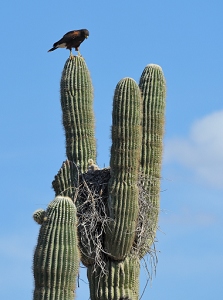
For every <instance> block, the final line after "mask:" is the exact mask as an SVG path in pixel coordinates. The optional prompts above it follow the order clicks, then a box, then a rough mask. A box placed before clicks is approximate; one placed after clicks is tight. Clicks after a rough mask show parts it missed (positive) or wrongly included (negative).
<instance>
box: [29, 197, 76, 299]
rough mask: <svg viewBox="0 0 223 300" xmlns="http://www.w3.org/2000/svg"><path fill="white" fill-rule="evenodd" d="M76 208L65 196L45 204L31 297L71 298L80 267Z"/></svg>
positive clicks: (34, 265)
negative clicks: (46, 206)
mask: <svg viewBox="0 0 223 300" xmlns="http://www.w3.org/2000/svg"><path fill="white" fill-rule="evenodd" d="M77 242H78V241H77V222H76V208H75V205H74V204H73V202H72V200H71V199H70V198H68V197H56V198H55V199H54V200H53V201H52V202H51V203H50V204H49V206H48V208H47V211H46V215H45V221H44V222H43V224H42V226H41V228H40V233H39V237H38V243H37V246H36V250H35V254H34V262H33V270H34V279H35V290H34V296H33V299H34V300H56V299H60V300H73V299H74V291H75V287H76V277H77V274H78V267H79V250H78V245H77Z"/></svg>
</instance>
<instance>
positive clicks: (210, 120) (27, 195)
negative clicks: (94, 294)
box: [0, 0, 223, 300]
mask: <svg viewBox="0 0 223 300" xmlns="http://www.w3.org/2000/svg"><path fill="white" fill-rule="evenodd" d="M0 6H1V9H0V23H1V24H0V25H1V26H0V28H1V29H0V33H1V50H0V51H1V55H0V66H1V80H0V101H1V110H0V136H1V147H0V167H1V194H2V200H1V208H2V209H1V211H0V219H1V226H0V266H1V267H0V298H1V299H7V300H12V299H14V298H15V296H16V298H17V299H19V300H20V299H21V300H28V299H31V298H32V290H33V277H32V256H33V251H34V247H35V245H36V241H37V235H38V231H39V227H38V226H37V224H35V223H34V221H33V220H32V213H33V211H34V210H36V209H37V208H40V207H42V208H46V207H47V204H48V203H49V202H50V201H51V200H52V199H53V197H54V193H53V190H52V188H51V182H52V180H53V178H54V176H55V174H56V173H57V171H58V170H59V168H60V166H61V164H62V162H63V160H65V140H64V133H63V129H62V124H61V110H60V100H59V99H60V98H59V97H60V96H59V82H60V76H61V72H62V69H63V66H64V63H65V61H66V59H67V58H68V56H69V51H67V50H64V49H58V50H56V51H54V52H51V53H47V50H48V49H50V48H51V47H52V44H53V43H54V42H55V41H57V40H58V39H60V38H61V37H62V35H63V34H64V33H66V32H67V31H69V30H72V29H79V28H87V29H88V30H89V31H90V37H89V39H88V40H86V41H85V42H84V43H83V44H82V45H81V47H80V50H81V53H82V55H83V56H84V58H85V60H86V63H87V65H88V67H89V70H90V73H91V77H92V81H93V85H94V95H95V102H94V108H95V116H96V134H97V143H98V164H99V165H100V167H103V166H104V165H105V166H108V164H109V151H110V146H111V140H110V126H111V109H112V97H113V93H114V89H115V86H116V84H117V82H118V81H119V80H120V79H122V78H123V77H126V76H128V77H132V78H134V79H135V80H136V81H138V80H139V77H140V75H141V73H142V70H143V69H144V67H145V66H146V65H147V64H149V63H155V64H159V65H160V66H161V67H162V68H163V71H164V74H165V77H166V81H167V109H166V129H165V131H166V134H165V140H164V159H163V172H162V192H161V213H160V224H159V226H160V230H159V232H158V234H157V239H158V242H157V243H156V248H157V250H159V251H160V253H159V254H158V260H159V262H158V265H157V272H156V276H154V277H153V280H152V282H150V284H149V285H148V287H147V289H146V291H145V293H144V296H143V298H142V299H150V300H157V299H159V300H166V299H171V300H178V299H181V300H186V299H188V298H189V299H203V300H209V299H213V298H215V299H221V298H222V293H223V285H222V277H223V238H222V225H223V221H222V210H223V204H222V194H223V138H222V130H223V101H222V100H223V83H222V78H223V59H222V53H223V39H222V36H223V35H222V33H223V18H222V12H223V3H222V1H220V0H219V1H216V0H215V1H207V0H204V1H201V0H199V1H198V0H195V1H184V0H182V1H176V0H175V1H171V0H170V1H165V0H160V1H148V0H147V1H146V0H143V1H141V0H138V1H131V2H130V1H128V2H127V1H112V2H108V1H100V0H98V1H63V2H62V1H57V0H55V1H41V0H40V1H38V3H37V2H35V3H34V2H31V1H27V0H23V1H19V2H15V1H11V0H8V1H5V2H4V3H1V5H0ZM81 279H82V280H83V281H82V280H81V281H80V288H78V291H77V299H88V285H87V284H86V276H85V270H82V271H81ZM145 279H146V274H145V272H144V270H143V268H142V272H141V291H142V290H143V287H144V284H145Z"/></svg>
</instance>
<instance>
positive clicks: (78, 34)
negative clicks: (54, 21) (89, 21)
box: [48, 29, 89, 57]
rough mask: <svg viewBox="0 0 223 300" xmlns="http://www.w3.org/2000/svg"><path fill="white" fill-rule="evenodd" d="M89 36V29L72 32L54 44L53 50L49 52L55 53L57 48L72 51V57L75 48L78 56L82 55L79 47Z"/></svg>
mask: <svg viewBox="0 0 223 300" xmlns="http://www.w3.org/2000/svg"><path fill="white" fill-rule="evenodd" d="M88 36H89V31H88V30H87V29H80V30H72V31H69V32H67V33H66V34H65V35H64V36H63V37H62V39H60V40H59V41H58V42H56V43H54V44H53V48H51V49H50V50H48V52H51V51H54V50H56V49H57V48H66V49H69V50H70V57H71V56H73V55H72V48H75V50H76V51H78V55H80V52H79V47H80V44H81V43H82V42H83V41H84V40H85V39H87V38H88Z"/></svg>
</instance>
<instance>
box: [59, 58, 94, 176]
mask: <svg viewBox="0 0 223 300" xmlns="http://www.w3.org/2000/svg"><path fill="white" fill-rule="evenodd" d="M60 93H61V107H62V111H63V126H64V129H65V135H66V154H67V158H68V160H70V161H72V162H74V163H75V164H77V165H78V166H79V168H80V172H81V173H83V172H86V171H87V168H88V159H89V158H91V159H93V160H94V161H96V140H95V137H94V136H95V134H94V127H95V122H94V114H93V87H92V83H91V78H90V74H89V71H88V69H87V66H86V63H85V61H84V59H83V58H82V57H80V56H74V57H72V59H70V58H69V59H68V60H67V61H66V63H65V66H64V69H63V73H62V77H61V82H60Z"/></svg>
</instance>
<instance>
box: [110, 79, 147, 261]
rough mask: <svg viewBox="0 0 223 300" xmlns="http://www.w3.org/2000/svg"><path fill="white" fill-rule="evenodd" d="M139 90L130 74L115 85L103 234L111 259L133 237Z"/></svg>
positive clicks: (123, 253)
mask: <svg viewBox="0 0 223 300" xmlns="http://www.w3.org/2000/svg"><path fill="white" fill-rule="evenodd" d="M141 108H142V103H141V94H140V90H139V87H138V85H137V83H136V82H135V81H134V80H133V79H131V78H124V79H122V80H121V81H120V82H119V83H118V84H117V86H116V89H115V94H114V100H113V114H112V120H113V125H112V148H111V159H110V166H111V179H110V181H109V200H108V206H109V212H110V215H109V216H110V218H111V219H113V222H111V223H110V224H109V226H108V229H107V231H106V236H105V248H106V251H107V253H108V254H109V255H111V257H112V258H113V259H115V260H122V259H124V258H125V256H126V255H127V254H128V253H129V251H130V249H131V247H132V245H133V241H134V238H135V230H136V225H137V217H138V210H139V205H138V193H139V191H138V186H137V182H138V172H139V167H140V154H141V148H140V147H141V141H142V135H141V132H142V127H141Z"/></svg>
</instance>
